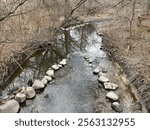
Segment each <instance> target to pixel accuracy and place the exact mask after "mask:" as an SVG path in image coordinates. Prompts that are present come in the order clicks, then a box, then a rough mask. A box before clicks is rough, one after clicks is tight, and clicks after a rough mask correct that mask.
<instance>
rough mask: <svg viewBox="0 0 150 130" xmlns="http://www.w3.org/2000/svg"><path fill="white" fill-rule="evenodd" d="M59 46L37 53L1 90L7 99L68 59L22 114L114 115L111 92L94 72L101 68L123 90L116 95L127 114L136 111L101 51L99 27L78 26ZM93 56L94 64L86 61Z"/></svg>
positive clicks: (27, 102) (61, 36)
mask: <svg viewBox="0 0 150 130" xmlns="http://www.w3.org/2000/svg"><path fill="white" fill-rule="evenodd" d="M57 44H58V45H59V46H58V47H49V48H47V49H46V50H44V51H38V52H36V53H35V54H34V55H33V56H32V57H31V58H29V60H27V61H26V62H25V63H24V64H23V65H22V66H23V68H24V70H23V71H22V70H20V69H18V70H17V71H16V72H15V73H14V74H13V75H12V78H11V79H10V80H9V81H8V82H7V84H6V85H5V87H3V88H2V90H0V92H1V96H2V97H7V95H10V93H11V92H12V91H13V90H15V89H16V88H18V87H22V86H27V81H28V80H29V79H31V78H32V79H41V78H42V77H43V76H44V75H45V73H46V71H47V70H48V68H50V67H51V66H52V65H53V64H55V63H59V61H60V60H61V59H63V58H67V61H68V63H67V65H66V66H65V67H64V68H61V69H60V70H58V71H57V72H56V74H55V79H54V82H53V83H49V84H48V85H47V86H46V88H45V89H44V90H43V91H42V92H39V93H37V95H36V97H35V98H34V99H32V100H27V101H26V103H24V104H22V105H21V111H20V112H82V113H84V112H88V113H92V112H96V111H97V112H114V111H113V110H112V108H111V103H110V101H108V100H107V99H106V97H105V96H106V93H107V91H106V90H104V89H103V88H99V83H98V77H97V76H95V75H93V70H94V68H95V67H98V68H99V69H100V70H101V71H102V72H105V73H106V74H107V75H108V77H109V79H110V80H111V81H113V82H115V83H117V84H118V85H119V86H120V88H119V89H118V90H117V91H116V93H117V94H118V95H119V97H120V103H121V104H122V106H123V107H124V112H136V110H133V106H134V104H135V103H136V102H137V101H135V100H134V98H133V95H132V93H131V92H130V90H129V89H128V88H127V87H126V86H125V85H124V84H123V83H122V81H121V80H120V79H119V78H118V76H116V75H117V73H118V71H117V68H116V67H115V66H114V65H113V62H112V61H110V60H109V58H108V57H107V54H106V52H104V51H103V50H102V49H100V48H101V46H102V38H101V37H99V36H98V35H97V34H96V31H95V24H86V25H84V26H79V27H74V28H71V29H70V30H68V31H64V33H63V34H62V35H60V36H59V38H58V40H57V41H56V45H57ZM85 57H89V58H90V60H91V62H92V63H89V62H88V61H86V60H85ZM141 111H142V110H141Z"/></svg>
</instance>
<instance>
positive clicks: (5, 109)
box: [0, 100, 20, 113]
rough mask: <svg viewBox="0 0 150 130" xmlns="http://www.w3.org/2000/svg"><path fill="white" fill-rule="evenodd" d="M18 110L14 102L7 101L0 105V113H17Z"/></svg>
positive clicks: (16, 103) (17, 105)
mask: <svg viewBox="0 0 150 130" xmlns="http://www.w3.org/2000/svg"><path fill="white" fill-rule="evenodd" d="M19 108H20V106H19V103H18V102H17V101H16V100H9V101H7V102H6V103H4V104H2V105H0V113H17V112H18V111H19Z"/></svg>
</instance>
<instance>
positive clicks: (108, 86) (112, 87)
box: [104, 82, 118, 90]
mask: <svg viewBox="0 0 150 130" xmlns="http://www.w3.org/2000/svg"><path fill="white" fill-rule="evenodd" d="M104 87H105V89H107V90H116V89H117V88H118V85H117V84H114V83H110V82H107V83H104Z"/></svg>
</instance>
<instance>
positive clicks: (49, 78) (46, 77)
mask: <svg viewBox="0 0 150 130" xmlns="http://www.w3.org/2000/svg"><path fill="white" fill-rule="evenodd" d="M44 78H45V79H47V81H48V82H50V81H52V77H50V76H46V75H45V76H44Z"/></svg>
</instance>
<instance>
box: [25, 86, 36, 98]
mask: <svg viewBox="0 0 150 130" xmlns="http://www.w3.org/2000/svg"><path fill="white" fill-rule="evenodd" d="M25 94H26V96H27V99H31V98H33V97H35V90H34V88H33V87H27V88H26V90H25Z"/></svg>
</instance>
